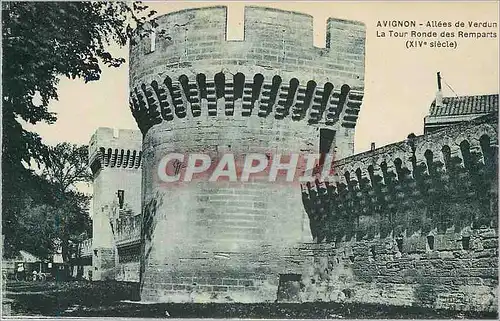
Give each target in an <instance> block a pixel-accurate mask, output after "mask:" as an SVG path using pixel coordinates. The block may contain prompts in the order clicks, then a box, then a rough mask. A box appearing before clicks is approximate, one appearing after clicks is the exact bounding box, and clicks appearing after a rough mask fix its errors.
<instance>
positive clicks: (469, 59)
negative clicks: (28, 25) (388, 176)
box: [26, 1, 499, 152]
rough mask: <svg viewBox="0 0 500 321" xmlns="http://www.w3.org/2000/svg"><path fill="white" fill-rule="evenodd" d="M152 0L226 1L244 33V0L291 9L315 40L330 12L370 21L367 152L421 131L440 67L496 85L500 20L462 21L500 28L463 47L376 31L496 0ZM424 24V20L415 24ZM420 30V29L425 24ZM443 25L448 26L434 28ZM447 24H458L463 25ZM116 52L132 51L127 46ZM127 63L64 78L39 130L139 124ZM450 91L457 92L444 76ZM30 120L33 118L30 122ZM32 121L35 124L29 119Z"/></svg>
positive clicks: (231, 34) (359, 132)
mask: <svg viewBox="0 0 500 321" xmlns="http://www.w3.org/2000/svg"><path fill="white" fill-rule="evenodd" d="M145 3H146V4H148V5H150V6H151V7H154V8H155V9H156V10H157V11H158V12H159V13H167V12H170V11H177V10H181V9H184V8H192V7H201V6H210V5H214V4H215V5H226V6H228V10H229V11H228V18H229V24H228V39H229V40H231V39H239V38H241V37H242V34H243V24H242V18H243V7H244V5H260V6H268V7H274V8H280V9H284V10H293V11H298V12H303V13H307V14H310V15H312V16H313V17H314V28H315V39H314V42H315V45H316V46H318V47H324V43H325V33H326V19H327V18H328V17H336V18H343V19H352V20H358V21H363V22H364V23H365V24H366V32H367V34H366V38H367V40H366V66H365V97H364V100H363V105H362V107H361V112H360V115H359V119H358V125H357V127H356V138H355V151H356V152H362V151H365V150H367V149H369V148H370V143H371V142H375V143H376V145H377V147H379V146H382V145H386V144H389V143H392V142H396V141H399V140H403V139H405V138H406V136H407V135H408V134H409V133H411V132H414V133H415V134H417V135H418V134H422V132H423V118H424V117H425V116H426V114H427V113H428V110H429V106H430V104H431V102H432V100H433V99H434V97H435V94H436V72H437V71H441V75H442V77H443V79H444V81H445V82H446V83H448V84H449V85H450V86H451V87H452V88H453V90H454V91H455V92H456V94H458V95H476V94H490V93H498V91H499V90H498V88H499V83H498V78H499V75H498V69H499V65H498V57H499V55H498V53H499V51H498V34H499V30H498V27H496V28H486V29H485V28H483V29H481V28H472V29H466V30H465V28H460V29H463V30H465V31H487V32H489V31H494V32H496V33H497V38H493V39H470V38H467V39H463V38H462V39H460V38H456V37H455V38H453V39H452V40H456V41H457V43H458V48H457V49H449V48H444V49H443V48H433V49H431V48H419V49H406V48H405V41H404V40H401V39H393V38H379V37H377V36H376V31H377V28H376V24H377V21H379V20H406V19H408V20H416V21H417V23H420V22H421V23H426V22H427V21H430V20H439V21H450V22H452V24H455V22H457V21H463V22H465V23H466V24H467V23H468V21H480V22H483V21H485V22H496V23H497V25H498V9H499V4H498V2H497V1H492V2H478V1H474V2H456V3H452V2H445V3H444V2H442V3H439V2H406V3H395V2H385V3H383V2H372V1H370V2H307V3H306V2H279V3H278V2H274V3H273V2H254V3H250V2H246V3H242V2H239V3H238V2H230V3H228V2H222V1H221V2H218V1H217V2H210V3H206V2H172V1H169V2H168V3H165V2H156V3H150V2H145ZM417 29H418V28H417ZM420 30H421V29H420ZM435 30H436V31H438V32H440V31H443V30H444V29H440V28H436V29H435ZM448 31H453V32H455V33H456V32H457V31H458V29H457V28H454V27H453V28H450V29H448ZM114 52H116V53H118V54H120V55H123V56H124V57H125V58H127V59H128V49H127V48H122V49H118V48H114ZM128 92H129V90H128V64H125V65H123V66H122V67H120V68H118V69H117V68H104V69H103V73H102V75H101V79H100V80H99V81H97V82H92V83H88V84H85V83H84V82H83V81H81V80H68V79H62V80H61V82H60V85H59V90H58V93H59V101H54V102H52V103H51V105H50V109H51V110H52V111H55V112H57V114H58V121H57V122H56V123H55V124H53V125H44V124H41V125H37V126H36V127H35V128H36V131H37V132H39V133H40V134H41V136H42V137H43V139H44V141H45V142H46V143H48V144H55V143H58V142H62V141H69V142H72V143H78V144H87V143H88V141H89V140H90V137H91V135H92V134H93V132H94V131H95V130H96V128H97V127H100V126H104V127H115V128H134V129H136V128H137V127H136V123H135V120H134V119H133V117H132V115H131V113H130V110H129V107H128ZM443 94H444V96H454V95H455V94H454V93H453V92H452V91H451V90H450V89H449V88H448V86H447V85H446V84H443ZM26 127H27V128H28V126H26ZM30 128H31V127H30Z"/></svg>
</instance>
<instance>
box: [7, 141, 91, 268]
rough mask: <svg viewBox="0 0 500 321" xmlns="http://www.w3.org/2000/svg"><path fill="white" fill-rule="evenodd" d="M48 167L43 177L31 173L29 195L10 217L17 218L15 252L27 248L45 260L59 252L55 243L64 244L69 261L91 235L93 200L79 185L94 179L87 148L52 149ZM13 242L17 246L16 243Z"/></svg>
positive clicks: (59, 146)
mask: <svg viewBox="0 0 500 321" xmlns="http://www.w3.org/2000/svg"><path fill="white" fill-rule="evenodd" d="M47 150H48V156H47V160H48V161H47V162H46V165H45V167H44V168H43V170H42V173H41V174H40V175H37V174H35V173H31V176H30V177H29V178H28V180H27V181H26V182H25V184H24V185H25V186H26V187H27V188H28V189H27V190H26V191H27V193H23V194H19V195H18V196H17V198H16V204H18V205H17V206H15V207H10V208H8V209H7V210H8V211H12V210H16V211H15V212H14V213H10V214H11V215H10V217H14V218H16V224H14V226H15V229H14V230H7V231H6V232H9V233H11V234H8V235H10V236H11V242H10V243H11V245H13V249H12V250H13V251H14V252H15V250H19V249H24V250H27V251H31V252H33V253H36V254H37V255H38V256H41V257H48V256H49V255H50V254H53V253H54V251H55V248H54V243H53V241H54V240H55V239H58V240H60V241H61V246H62V255H63V259H64V261H65V262H68V261H69V260H70V257H71V256H72V254H73V252H72V251H74V250H76V248H74V247H72V246H71V245H72V244H76V243H79V242H81V241H83V240H84V239H85V238H87V237H88V236H89V235H90V234H91V222H90V216H89V213H88V210H89V201H90V197H89V196H88V195H85V194H83V193H81V192H79V191H78V190H77V188H76V184H77V183H79V182H88V181H90V179H91V174H90V169H89V168H88V166H87V146H77V145H72V144H68V143H61V144H57V145H56V146H53V147H48V148H47ZM12 243H13V244H12Z"/></svg>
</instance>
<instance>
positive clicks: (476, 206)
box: [295, 114, 498, 311]
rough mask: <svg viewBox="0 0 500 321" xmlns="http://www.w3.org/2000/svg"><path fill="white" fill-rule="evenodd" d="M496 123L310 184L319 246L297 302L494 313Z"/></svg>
mask: <svg viewBox="0 0 500 321" xmlns="http://www.w3.org/2000/svg"><path fill="white" fill-rule="evenodd" d="M497 125H498V118H497V115H496V114H495V115H490V116H487V117H482V118H479V119H476V120H474V121H471V122H466V123H463V124H461V125H457V126H454V127H450V128H448V129H445V130H441V131H437V132H435V133H431V134H427V135H424V136H418V137H411V136H410V137H409V139H408V140H406V141H403V142H399V143H396V144H392V145H388V146H385V147H382V148H379V149H376V150H375V151H371V152H366V153H362V154H358V155H354V156H352V157H348V158H345V159H343V160H340V161H338V162H337V163H336V165H335V172H336V178H335V179H334V180H333V181H330V182H320V181H317V182H316V183H312V184H308V185H305V186H304V187H303V202H304V206H305V208H306V211H307V212H308V215H309V218H310V220H311V224H312V228H311V230H312V233H313V235H314V238H315V241H316V242H317V244H315V245H312V244H311V245H310V247H309V248H308V249H307V251H308V252H307V251H306V252H305V253H306V254H307V255H305V256H304V255H302V256H301V257H305V258H306V260H305V261H304V266H305V269H304V275H302V281H301V282H302V287H301V290H300V291H297V293H296V296H295V300H299V301H300V300H303V301H309V300H312V301H315V300H326V301H337V302H343V301H351V302H365V303H379V304H388V305H416V306H426V307H432V308H448V309H459V310H484V311H496V310H497V297H498V294H497V289H498V232H497V229H498V205H497V204H498V180H497V176H498V171H497V166H498V162H497V157H498V154H497V152H498V139H497V136H498V131H497ZM307 257H308V258H307ZM299 293H300V294H299Z"/></svg>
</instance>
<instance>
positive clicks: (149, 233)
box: [139, 192, 163, 291]
mask: <svg viewBox="0 0 500 321" xmlns="http://www.w3.org/2000/svg"><path fill="white" fill-rule="evenodd" d="M162 204H163V196H162V195H160V193H158V192H157V193H156V195H155V196H154V197H153V198H151V199H150V201H149V202H148V203H147V204H146V206H144V210H143V214H142V215H143V217H142V228H141V244H142V249H141V254H142V255H141V267H140V275H139V279H140V282H141V286H140V289H141V291H142V287H143V285H144V277H143V276H144V271H145V269H146V264H147V262H148V258H149V255H150V254H151V250H152V247H151V241H152V239H153V234H154V230H155V227H156V219H155V217H156V213H157V210H158V208H159V207H160V206H162ZM146 244H147V247H146Z"/></svg>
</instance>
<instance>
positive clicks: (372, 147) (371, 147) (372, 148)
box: [370, 142, 375, 152]
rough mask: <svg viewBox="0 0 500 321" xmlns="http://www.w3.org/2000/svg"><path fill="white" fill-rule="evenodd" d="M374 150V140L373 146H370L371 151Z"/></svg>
mask: <svg viewBox="0 0 500 321" xmlns="http://www.w3.org/2000/svg"><path fill="white" fill-rule="evenodd" d="M374 150H375V143H374V142H372V144H371V146H370V151H372V152H373V151H374Z"/></svg>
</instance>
